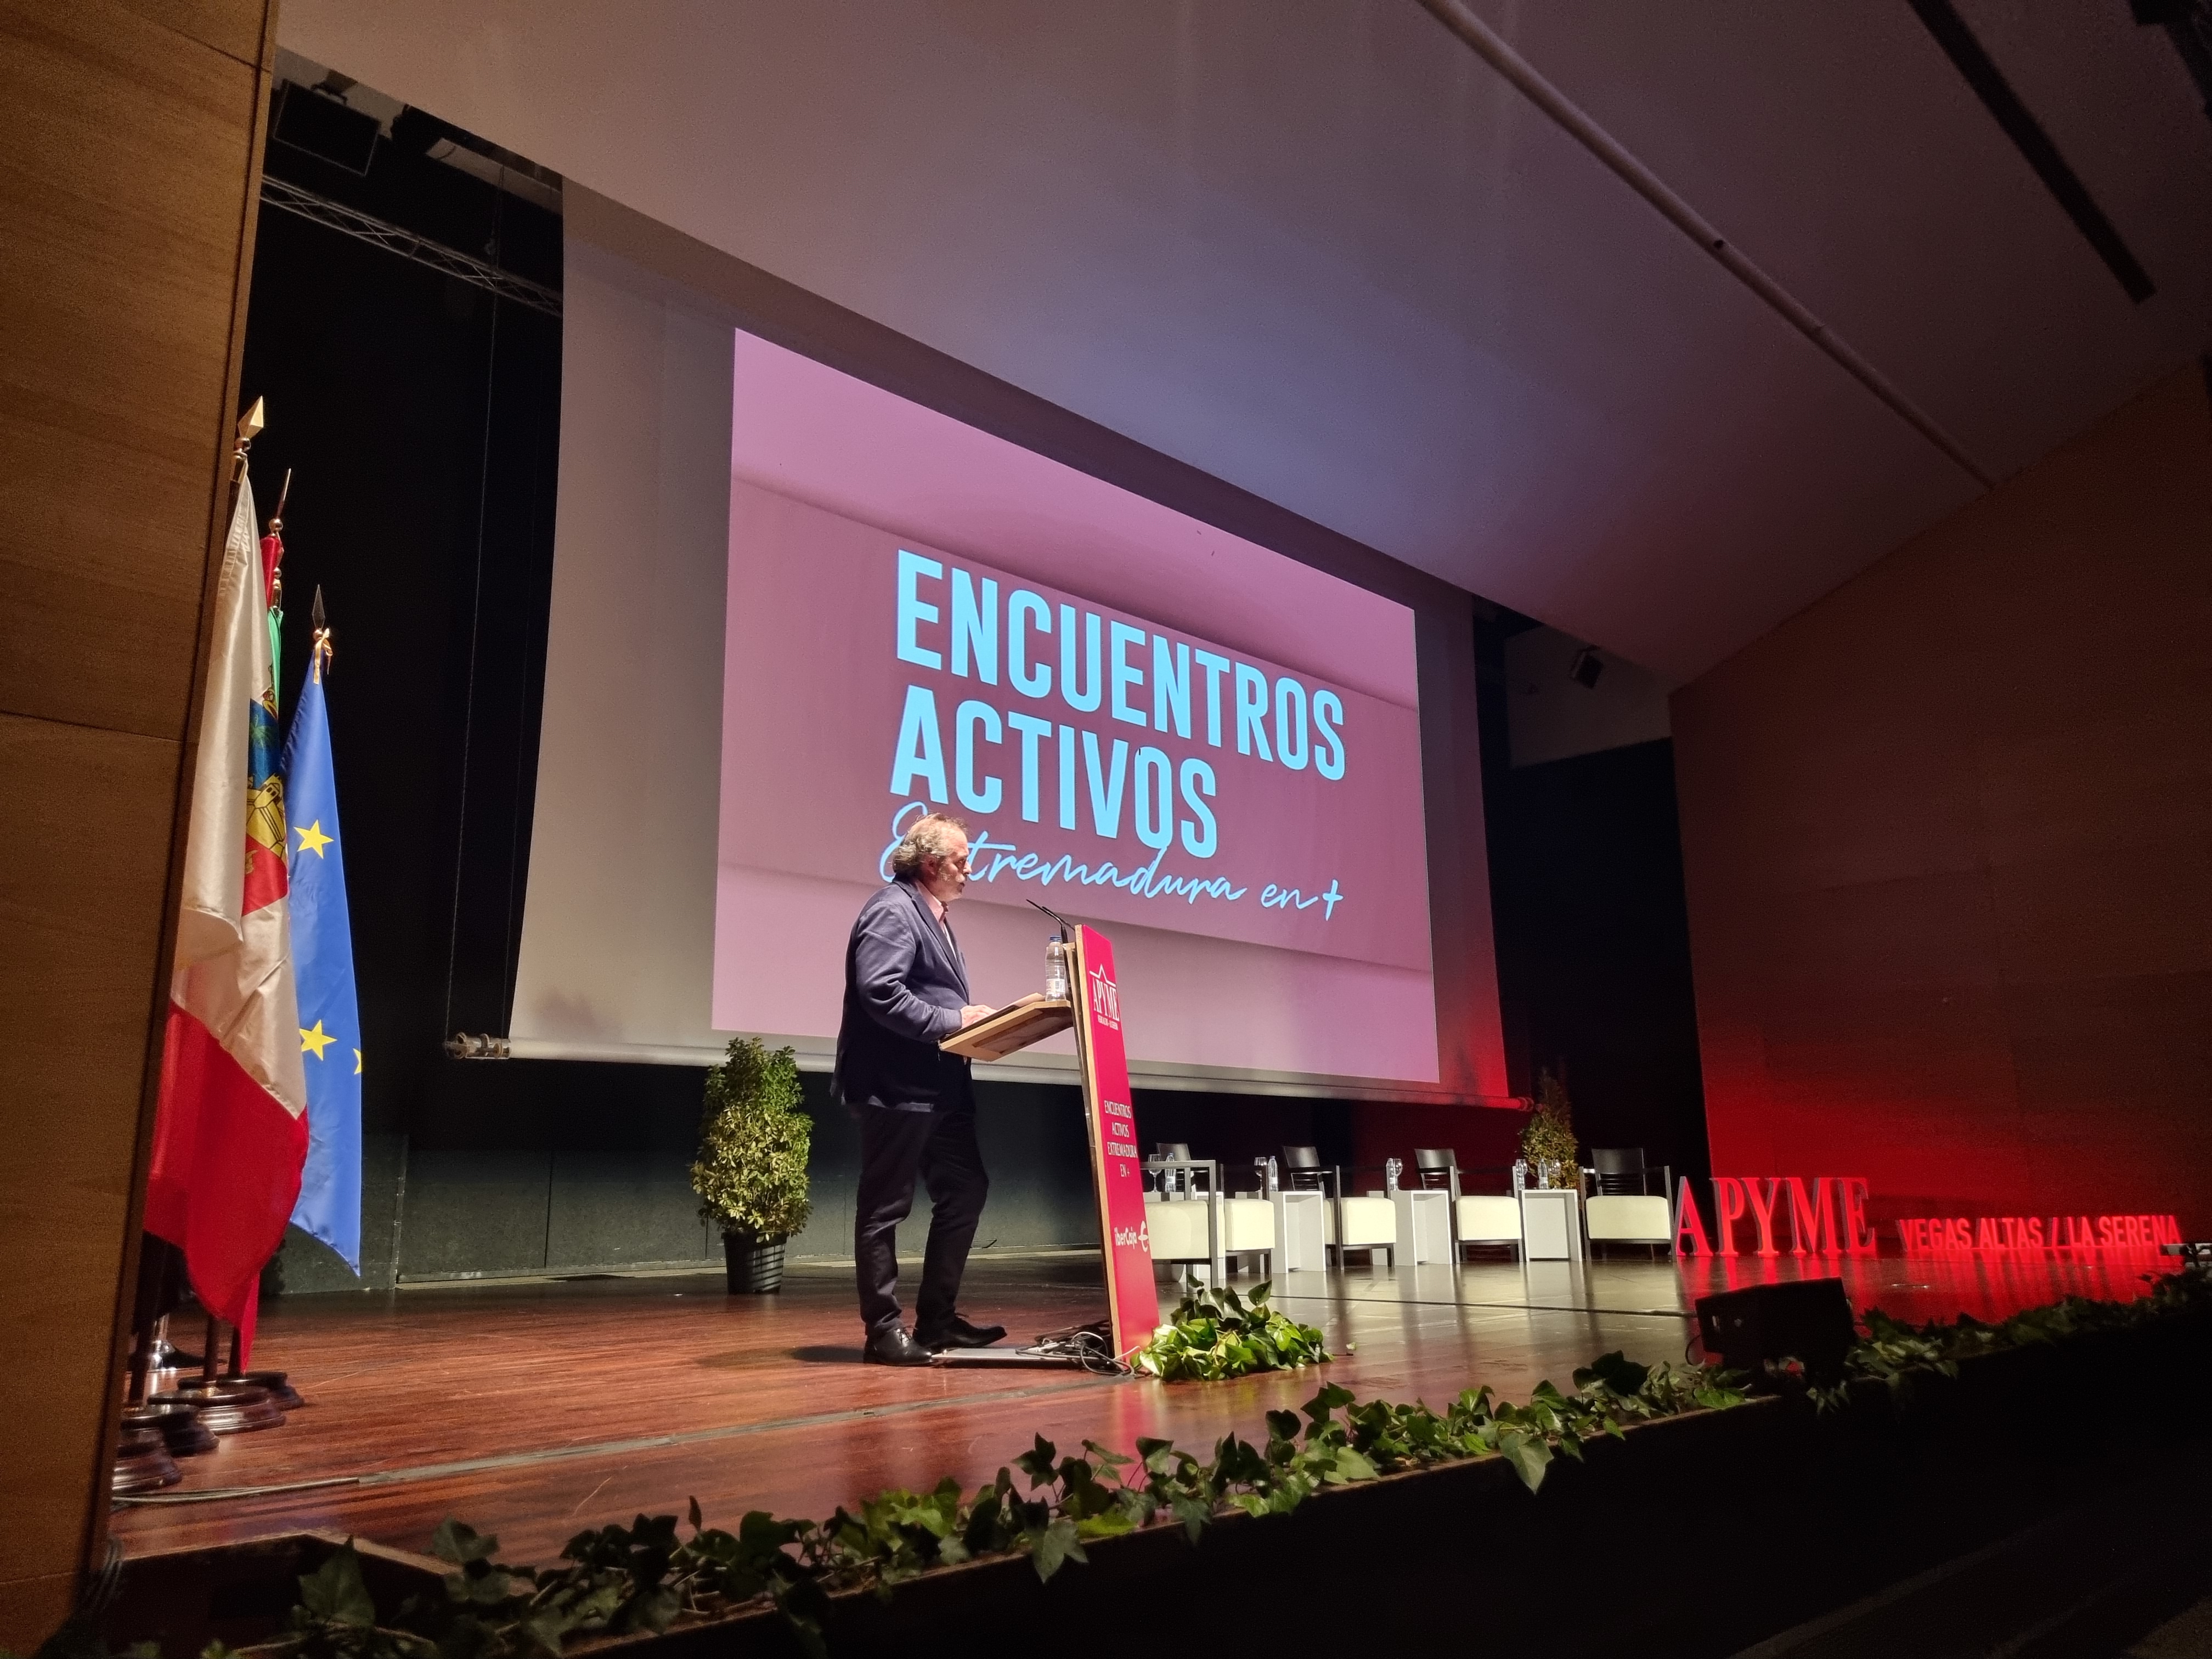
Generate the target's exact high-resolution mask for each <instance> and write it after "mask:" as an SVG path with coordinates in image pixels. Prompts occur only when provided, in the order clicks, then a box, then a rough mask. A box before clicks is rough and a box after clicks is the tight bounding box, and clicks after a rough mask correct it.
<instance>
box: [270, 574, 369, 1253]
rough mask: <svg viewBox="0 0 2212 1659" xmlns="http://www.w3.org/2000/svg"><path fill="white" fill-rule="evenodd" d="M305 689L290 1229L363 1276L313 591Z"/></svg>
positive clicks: (342, 897)
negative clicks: (300, 1108)
mask: <svg viewBox="0 0 2212 1659" xmlns="http://www.w3.org/2000/svg"><path fill="white" fill-rule="evenodd" d="M314 618H315V642H314V644H313V647H310V648H309V650H308V653H307V684H305V685H304V686H302V687H301V689H300V706H299V707H298V708H295V709H294V710H293V711H292V729H291V732H290V733H289V735H288V736H287V737H286V738H285V739H284V810H285V813H286V816H287V817H289V819H290V820H291V824H292V847H291V853H292V863H291V875H292V900H291V902H292V963H293V967H294V969H295V972H296V974H297V975H298V980H299V987H300V1045H301V1066H302V1068H303V1069H304V1070H305V1071H306V1073H307V1168H306V1169H305V1170H303V1171H302V1172H301V1176H300V1201H299V1203H298V1204H297V1205H296V1206H295V1207H294V1209H293V1211H292V1225H294V1226H295V1227H297V1228H299V1229H301V1231H304V1232H308V1233H312V1234H313V1235H314V1236H315V1237H317V1238H319V1239H321V1240H322V1241H323V1243H325V1244H327V1245H329V1246H330V1247H331V1249H334V1250H336V1251H337V1253H338V1254H339V1255H341V1256H343V1257H344V1258H345V1264H346V1266H347V1267H350V1268H352V1269H353V1270H354V1271H355V1272H356V1273H359V1272H360V1271H361V1017H360V1012H359V1009H358V1006H357V1005H356V1001H355V999H354V989H353V928H352V925H351V923H350V922H349V921H348V919H347V914H346V890H345V847H344V844H343V837H342V836H340V835H339V834H338V796H337V782H336V778H335V775H334V774H333V773H332V771H331V722H330V709H329V706H328V704H326V703H325V702H324V700H323V697H324V693H323V675H324V674H325V671H327V670H328V668H329V666H330V661H331V631H330V629H327V628H325V627H324V626H323V594H322V590H321V589H320V588H318V589H316V590H315V610H314Z"/></svg>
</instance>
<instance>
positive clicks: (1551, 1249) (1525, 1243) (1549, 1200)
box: [1521, 1187, 1583, 1261]
mask: <svg viewBox="0 0 2212 1659" xmlns="http://www.w3.org/2000/svg"><path fill="white" fill-rule="evenodd" d="M1521 1255H1522V1260H1524V1261H1580V1260H1581V1259H1582V1257H1583V1195H1582V1194H1581V1193H1580V1192H1579V1191H1577V1189H1576V1188H1572V1187H1528V1188H1522V1193H1521Z"/></svg>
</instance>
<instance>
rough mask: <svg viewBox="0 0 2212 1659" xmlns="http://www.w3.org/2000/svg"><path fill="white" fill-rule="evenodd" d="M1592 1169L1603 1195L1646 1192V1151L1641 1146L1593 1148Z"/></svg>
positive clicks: (1591, 1155) (1591, 1153)
mask: <svg viewBox="0 0 2212 1659" xmlns="http://www.w3.org/2000/svg"><path fill="white" fill-rule="evenodd" d="M1590 1169H1591V1170H1592V1171H1593V1172H1594V1173H1595V1175H1596V1176H1597V1182H1596V1186H1597V1190H1598V1191H1599V1192H1601V1193H1640V1192H1642V1191H1643V1190H1644V1149H1643V1148H1642V1147H1641V1146H1593V1147H1591V1148H1590Z"/></svg>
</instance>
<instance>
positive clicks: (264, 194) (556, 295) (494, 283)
mask: <svg viewBox="0 0 2212 1659" xmlns="http://www.w3.org/2000/svg"><path fill="white" fill-rule="evenodd" d="M261 199H262V202H263V203H264V204H265V205H267V206H270V207H273V208H279V209H282V210H283V211H284V212H286V213H294V214H297V215H298V216H300V217H301V218H302V219H306V220H308V221H310V222H313V223H314V224H319V225H321V226H323V227H324V228H325V229H329V230H335V231H337V232H338V233H339V234H341V235H344V236H350V237H352V238H353V239H354V240H356V241H362V242H367V243H368V245H369V246H371V247H380V248H382V249H383V250H384V251H385V252H387V253H396V254H398V256H399V257H400V258H403V259H411V260H412V261H414V263H415V264H418V265H428V267H429V268H430V269H431V270H437V271H442V272H444V273H445V274H446V275H447V276H457V277H459V279H460V280H461V281H462V282H465V283H471V284H472V285H474V286H475V287H477V288H480V289H485V290H487V291H488V292H489V293H492V294H495V295H498V296H499V298H501V299H502V300H512V301H514V303H515V304H517V305H520V306H528V307H530V308H531V309H532V311H542V312H544V313H545V314H546V315H547V316H549V317H558V316H559V315H560V314H561V294H560V290H558V289H550V288H547V287H546V286H545V285H544V283H533V282H532V281H531V280H530V279H529V278H528V277H526V276H516V275H515V274H514V273H513V271H511V270H501V269H500V268H499V267H498V266H497V265H495V264H489V263H487V262H486V261H484V260H483V259H478V258H474V257H473V256H471V255H470V254H466V253H463V252H460V251H459V249H458V248H450V247H447V246H445V245H444V244H443V243H442V242H434V241H431V240H428V238H427V237H422V236H418V235H416V234H415V233H414V232H413V231H411V230H403V229H401V228H399V227H398V225H393V224H386V222H384V221H383V220H381V219H378V218H374V217H373V216H370V215H368V214H366V213H363V212H362V211H361V210H360V209H358V208H350V207H348V206H346V205H345V204H343V202H333V201H331V199H330V198H329V197H326V196H318V195H316V194H315V192H314V191H311V190H302V189H301V187H300V186H299V185H295V184H293V183H291V182H289V180H287V179H278V178H275V177H272V176H271V175H270V174H268V173H263V174H262V175H261Z"/></svg>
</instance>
